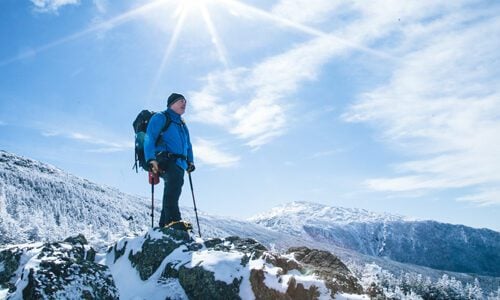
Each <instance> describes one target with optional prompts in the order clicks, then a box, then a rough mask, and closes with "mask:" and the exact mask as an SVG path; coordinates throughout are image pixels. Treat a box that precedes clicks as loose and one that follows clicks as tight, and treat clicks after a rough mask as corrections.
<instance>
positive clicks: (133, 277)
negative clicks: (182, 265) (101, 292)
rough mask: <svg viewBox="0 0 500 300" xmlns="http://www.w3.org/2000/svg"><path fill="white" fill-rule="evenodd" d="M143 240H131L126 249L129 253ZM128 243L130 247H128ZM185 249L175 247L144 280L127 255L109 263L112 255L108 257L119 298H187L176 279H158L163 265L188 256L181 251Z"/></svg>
mask: <svg viewBox="0 0 500 300" xmlns="http://www.w3.org/2000/svg"><path fill="white" fill-rule="evenodd" d="M143 242H144V240H143V239H138V238H137V239H136V241H134V240H132V241H131V242H130V240H129V243H127V251H126V252H125V253H129V252H130V251H132V250H133V249H135V248H136V247H137V245H138V244H141V245H142V243H143ZM129 244H130V248H129ZM183 250H186V247H185V246H181V247H179V248H177V249H176V250H175V251H174V252H172V253H171V255H169V256H168V257H167V259H165V260H164V261H163V262H162V264H161V265H160V267H159V268H158V270H157V271H156V272H155V273H154V274H153V275H151V277H150V278H148V280H146V281H142V280H141V278H140V276H139V273H138V271H137V269H135V268H134V267H133V266H132V264H131V262H130V260H129V259H128V255H123V256H121V257H120V258H119V259H118V260H117V261H116V263H111V262H112V261H113V260H114V255H113V257H111V256H110V257H108V258H109V259H111V260H110V261H109V260H108V262H109V263H108V266H109V268H110V271H111V274H112V276H113V280H114V281H115V285H116V287H117V289H118V291H119V293H120V299H124V300H129V299H130V300H135V299H151V300H163V299H166V298H167V296H168V297H170V299H187V295H186V294H185V292H184V290H183V289H182V287H181V285H180V284H179V281H178V280H174V279H172V280H161V281H160V280H159V279H160V276H161V273H162V272H163V270H164V269H165V266H166V264H167V263H168V262H170V261H183V262H185V261H186V259H187V258H188V257H186V256H187V255H186V254H185V253H184V252H183Z"/></svg>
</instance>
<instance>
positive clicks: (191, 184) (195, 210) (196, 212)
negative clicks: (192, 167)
mask: <svg viewBox="0 0 500 300" xmlns="http://www.w3.org/2000/svg"><path fill="white" fill-rule="evenodd" d="M188 175H189V185H190V186H191V195H193V205H194V214H195V216H196V224H197V225H198V235H199V236H200V238H201V230H200V221H199V220H198V210H197V209H196V201H195V200H194V191H193V180H192V179H191V172H188Z"/></svg>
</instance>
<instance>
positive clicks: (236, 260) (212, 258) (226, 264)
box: [191, 250, 245, 284]
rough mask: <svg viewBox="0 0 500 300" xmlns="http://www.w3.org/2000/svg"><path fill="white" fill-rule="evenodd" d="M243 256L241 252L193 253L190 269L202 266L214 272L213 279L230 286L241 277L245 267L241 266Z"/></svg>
mask: <svg viewBox="0 0 500 300" xmlns="http://www.w3.org/2000/svg"><path fill="white" fill-rule="evenodd" d="M243 257H244V254H243V253H241V252H223V251H213V250H202V251H198V252H194V253H193V257H192V260H191V268H193V267H196V266H198V265H202V266H203V268H204V269H205V270H208V271H210V272H214V275H215V279H216V280H220V281H223V282H225V283H227V284H231V283H232V282H233V280H234V279H235V278H236V279H239V278H241V277H242V275H241V274H242V272H243V270H244V268H245V267H243V266H242V265H241V259H242V258H243Z"/></svg>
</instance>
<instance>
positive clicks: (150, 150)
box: [144, 113, 166, 162]
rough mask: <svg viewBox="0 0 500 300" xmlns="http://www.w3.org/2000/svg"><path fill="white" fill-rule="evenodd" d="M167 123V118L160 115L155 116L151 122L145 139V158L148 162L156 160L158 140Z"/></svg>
mask: <svg viewBox="0 0 500 300" xmlns="http://www.w3.org/2000/svg"><path fill="white" fill-rule="evenodd" d="M165 121H166V120H165V116H164V115H163V114H159V113H156V114H154V115H153V116H152V117H151V120H149V124H148V128H147V129H146V136H145V137H144V158H145V159H146V161H147V162H149V161H150V160H154V159H156V153H155V150H156V140H157V139H158V135H159V134H160V131H161V129H162V128H163V125H164V124H165Z"/></svg>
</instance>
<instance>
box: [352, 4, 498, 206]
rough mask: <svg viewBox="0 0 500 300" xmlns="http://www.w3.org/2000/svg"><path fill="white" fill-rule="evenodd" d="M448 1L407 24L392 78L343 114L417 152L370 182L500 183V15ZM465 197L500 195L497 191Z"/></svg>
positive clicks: (388, 187)
mask: <svg viewBox="0 0 500 300" xmlns="http://www.w3.org/2000/svg"><path fill="white" fill-rule="evenodd" d="M455 5H456V4H455ZM448 9H449V11H448V13H446V14H444V13H443V14H442V15H439V14H436V11H433V10H430V11H428V12H427V17H428V19H427V20H425V21H424V20H420V22H418V23H415V24H410V25H408V26H407V27H405V28H404V30H403V31H402V32H401V34H402V38H401V44H400V46H399V47H398V48H397V49H395V51H396V52H399V53H400V55H401V61H400V63H399V64H398V65H396V68H395V70H394V72H393V75H392V78H391V80H390V82H389V83H387V84H385V85H382V86H380V87H378V88H377V89H375V90H373V91H370V92H367V93H365V94H364V95H362V96H361V97H360V100H359V102H357V103H356V104H355V105H353V106H352V107H351V108H350V110H349V111H348V113H346V115H345V119H346V120H348V121H352V122H370V123H372V124H374V125H376V126H377V128H379V129H380V130H381V131H382V134H383V136H384V137H385V138H386V139H387V141H389V142H391V144H392V143H394V144H396V145H398V147H402V148H401V149H405V150H406V154H407V155H411V156H413V157H416V159H415V160H412V161H409V162H405V163H401V164H399V165H397V166H396V171H397V172H399V173H402V174H401V175H396V176H395V177H392V178H376V179H370V180H368V181H367V184H368V185H369V186H370V187H371V188H373V189H376V190H383V191H419V190H435V189H449V188H464V187H466V188H472V189H479V190H487V191H489V190H490V189H491V188H490V187H492V186H498V185H499V184H500V155H498V153H500V138H499V137H500V136H499V135H498V132H500V71H499V70H500V59H499V55H498V54H497V53H498V49H499V47H500V36H499V35H498V30H497V28H500V18H498V17H497V16H496V15H495V14H494V13H492V12H491V10H485V11H481V10H476V11H474V10H472V11H471V10H470V9H471V8H470V7H464V8H457V7H451V8H448ZM418 15H420V16H421V17H425V16H426V15H422V14H421V13H418ZM430 18H432V19H430ZM460 199H461V200H464V201H473V202H478V203H482V204H493V203H496V204H499V203H500V197H498V193H497V192H479V194H477V195H470V196H467V197H462V198H460Z"/></svg>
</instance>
